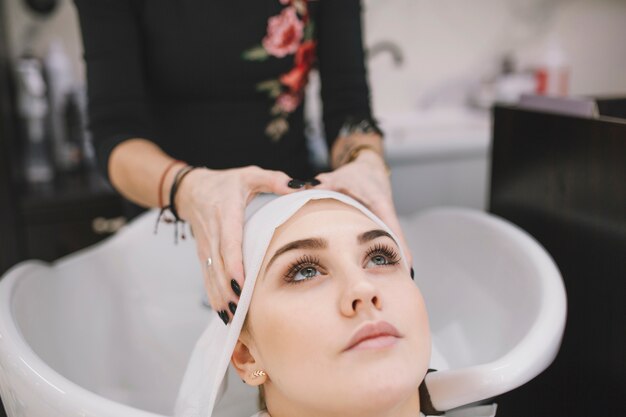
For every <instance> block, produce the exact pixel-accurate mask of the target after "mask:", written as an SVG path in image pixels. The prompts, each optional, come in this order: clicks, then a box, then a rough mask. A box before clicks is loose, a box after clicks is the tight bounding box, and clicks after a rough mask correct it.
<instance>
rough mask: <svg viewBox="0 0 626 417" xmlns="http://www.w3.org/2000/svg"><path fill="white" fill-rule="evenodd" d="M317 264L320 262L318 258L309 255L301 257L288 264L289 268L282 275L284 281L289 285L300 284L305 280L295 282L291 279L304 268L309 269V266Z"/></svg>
mask: <svg viewBox="0 0 626 417" xmlns="http://www.w3.org/2000/svg"><path fill="white" fill-rule="evenodd" d="M319 263H320V260H319V258H318V257H315V256H309V255H304V256H301V257H300V258H298V259H297V260H296V261H295V262H293V263H292V264H290V265H289V267H288V268H287V272H286V273H285V275H284V278H285V281H287V282H289V283H293V284H299V283H301V282H304V281H306V279H304V280H299V281H295V280H294V279H293V277H295V276H296V274H297V273H298V272H300V271H302V270H303V269H304V268H306V267H309V266H319Z"/></svg>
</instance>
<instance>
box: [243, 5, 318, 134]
mask: <svg viewBox="0 0 626 417" xmlns="http://www.w3.org/2000/svg"><path fill="white" fill-rule="evenodd" d="M278 1H280V3H281V4H283V5H285V6H286V7H285V8H283V9H282V11H281V12H280V14H278V15H276V16H272V17H270V18H269V20H268V22H267V34H266V35H265V37H264V38H263V40H262V41H261V44H260V45H256V46H254V47H252V48H250V49H248V50H246V51H244V53H243V54H242V58H243V59H244V60H247V61H264V60H266V59H268V58H270V57H276V58H283V57H285V56H287V55H294V66H293V68H292V69H291V70H290V71H289V72H286V73H284V74H281V75H280V76H279V77H278V78H274V79H270V80H265V81H261V82H259V83H257V85H256V88H257V91H264V92H266V94H267V95H268V96H269V97H270V98H272V99H274V100H275V102H274V105H273V106H272V108H271V109H270V114H271V115H272V117H273V118H272V120H271V121H270V122H269V124H268V125H267V127H266V128H265V134H266V135H267V136H269V137H270V138H272V140H273V141H278V140H279V139H280V138H281V137H282V136H283V135H284V134H285V133H287V131H288V130H289V122H288V120H287V118H288V117H289V114H291V113H293V112H294V111H295V110H296V109H297V108H298V106H299V105H300V103H301V102H302V99H303V98H304V87H305V86H306V84H307V81H308V77H309V72H310V71H311V68H312V66H313V64H314V63H315V57H316V55H315V48H316V45H317V42H316V41H315V40H314V27H313V21H312V19H310V15H309V10H308V7H307V1H308V0H278Z"/></svg>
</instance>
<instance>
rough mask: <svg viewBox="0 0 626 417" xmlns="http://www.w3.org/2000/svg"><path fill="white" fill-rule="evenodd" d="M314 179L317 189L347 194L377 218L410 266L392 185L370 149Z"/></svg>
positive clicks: (378, 156) (409, 256)
mask: <svg viewBox="0 0 626 417" xmlns="http://www.w3.org/2000/svg"><path fill="white" fill-rule="evenodd" d="M315 178H317V179H318V180H319V181H320V182H321V184H319V185H317V186H315V188H316V189H325V190H332V191H338V192H341V193H344V194H348V195H350V196H352V197H353V198H355V199H356V200H358V201H360V202H361V203H362V204H364V205H365V206H366V207H367V208H369V209H370V210H371V211H372V212H373V213H374V214H376V215H377V216H378V217H380V219H381V220H382V221H383V222H384V223H385V224H386V225H387V226H389V228H390V229H391V230H392V231H393V232H394V233H395V234H396V236H397V237H398V239H399V240H400V241H399V242H398V244H399V245H401V247H402V250H403V252H404V254H405V256H406V258H407V263H408V264H409V265H413V257H412V256H411V251H410V249H409V246H408V245H407V244H406V240H405V238H404V233H402V229H401V228H400V222H399V221H398V216H397V215H396V209H395V207H394V204H393V199H392V195H391V182H390V181H389V175H387V169H386V167H385V162H384V160H383V158H382V156H380V155H379V154H378V153H376V152H375V151H373V150H364V151H361V152H360V153H359V154H358V156H357V157H356V159H355V160H353V161H352V162H350V163H347V164H345V165H342V166H340V167H339V168H337V169H335V170H334V171H332V172H326V173H323V174H319V175H317V176H316V177H315Z"/></svg>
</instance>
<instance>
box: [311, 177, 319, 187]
mask: <svg viewBox="0 0 626 417" xmlns="http://www.w3.org/2000/svg"><path fill="white" fill-rule="evenodd" d="M321 183H322V182H321V181H320V180H318V179H317V178H311V179H310V180H307V184H309V185H310V186H311V187H315V186H316V185H320V184H321Z"/></svg>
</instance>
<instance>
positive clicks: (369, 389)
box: [352, 362, 421, 410]
mask: <svg viewBox="0 0 626 417" xmlns="http://www.w3.org/2000/svg"><path fill="white" fill-rule="evenodd" d="M420 382H421V378H420V370H419V369H415V370H414V371H412V370H411V368H409V367H407V366H406V362H405V363H404V366H401V365H400V366H387V367H385V369H378V370H375V371H374V372H371V373H369V374H368V375H366V374H361V376H360V377H359V378H354V380H353V381H352V383H353V384H354V383H356V384H357V385H354V386H353V389H354V391H353V392H354V395H353V396H352V398H354V400H355V402H357V403H358V406H359V407H363V408H364V409H367V410H374V409H378V408H380V409H389V408H393V407H394V406H396V405H397V404H399V403H401V402H403V401H407V400H408V399H409V398H410V397H411V396H414V395H418V388H419V385H420ZM381 393H384V395H381Z"/></svg>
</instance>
